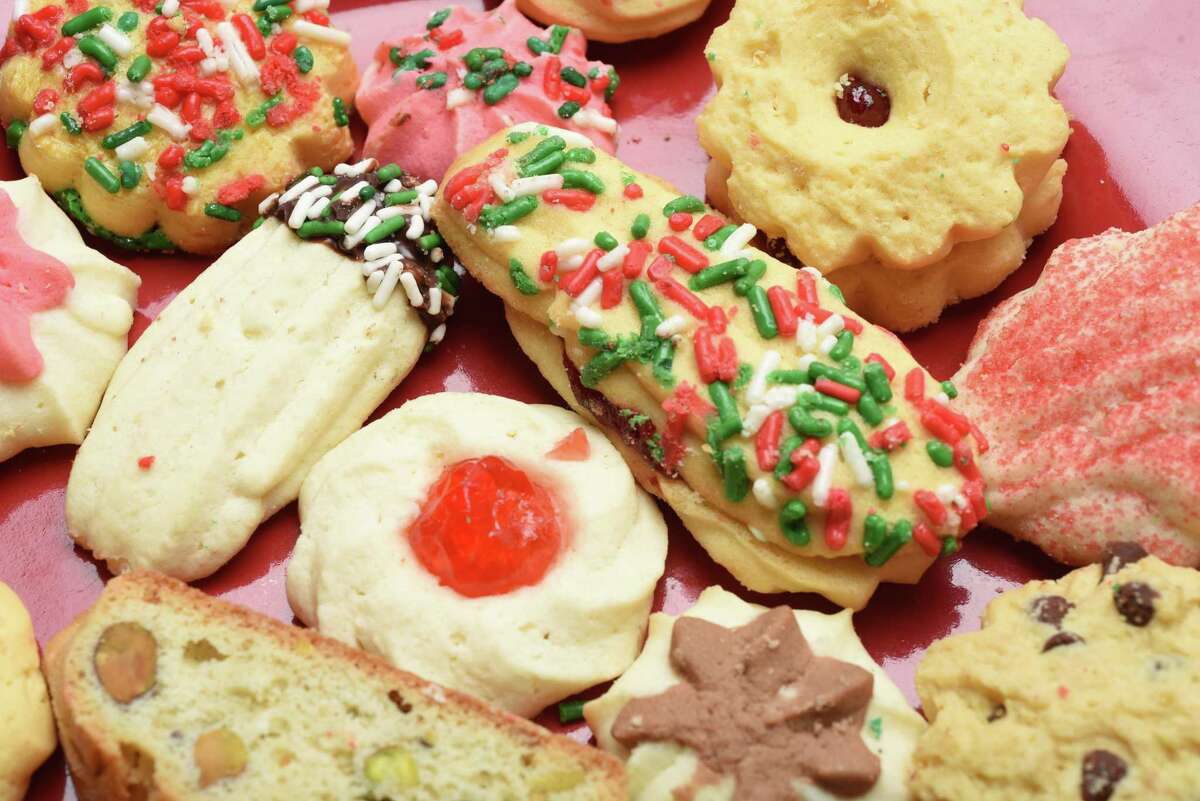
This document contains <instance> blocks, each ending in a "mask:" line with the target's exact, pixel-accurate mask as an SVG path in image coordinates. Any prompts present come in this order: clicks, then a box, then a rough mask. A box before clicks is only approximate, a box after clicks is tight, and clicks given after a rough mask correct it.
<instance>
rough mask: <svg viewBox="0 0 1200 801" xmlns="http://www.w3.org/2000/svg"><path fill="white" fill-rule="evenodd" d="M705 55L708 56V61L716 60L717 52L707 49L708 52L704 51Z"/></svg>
mask: <svg viewBox="0 0 1200 801" xmlns="http://www.w3.org/2000/svg"><path fill="white" fill-rule="evenodd" d="M705 55H706V56H707V57H708V60H709V61H716V60H717V54H716V53H714V52H713V51H711V50H709V51H708V53H706V54H705Z"/></svg>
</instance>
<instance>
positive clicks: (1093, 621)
mask: <svg viewBox="0 0 1200 801" xmlns="http://www.w3.org/2000/svg"><path fill="white" fill-rule="evenodd" d="M1144 553H1145V552H1144V551H1142V550H1141V549H1140V548H1139V547H1137V546H1131V545H1129V544H1125V543H1122V544H1120V545H1118V546H1117V547H1115V548H1113V549H1111V550H1110V551H1109V553H1108V554H1107V556H1106V557H1105V559H1104V562H1103V564H1099V565H1092V566H1089V567H1086V568H1081V569H1079V570H1076V571H1075V572H1073V573H1070V574H1068V575H1067V576H1066V577H1064V578H1063V579H1061V580H1059V581H1035V582H1031V583H1030V584H1027V585H1025V586H1024V587H1021V588H1019V589H1016V590H1012V591H1010V592H1007V593H1005V594H1004V595H1002V596H1001V597H999V598H997V599H996V600H995V601H993V602H992V603H991V604H990V605H989V606H988V609H987V612H986V613H985V614H984V618H983V630H982V631H979V632H975V633H971V634H964V635H960V636H956V637H951V638H949V639H948V640H943V641H941V642H938V643H935V644H934V645H933V646H932V647H931V648H930V649H929V652H928V653H927V655H926V656H925V659H924V661H923V662H922V663H921V666H920V668H919V669H918V671H917V692H918V693H919V694H920V696H921V701H922V703H923V704H924V708H925V714H926V715H927V716H928V717H929V720H930V723H931V726H930V728H929V730H928V731H927V732H926V734H925V735H924V736H923V737H922V738H921V740H920V742H919V743H918V745H917V750H916V753H915V756H914V772H913V781H912V789H913V792H914V794H915V796H916V798H918V799H921V801H944V800H945V799H963V798H971V799H978V801H1011V799H1014V798H1022V799H1029V800H1030V801H1076V800H1078V801H1135V799H1144V798H1171V799H1187V798H1191V797H1192V796H1191V795H1190V793H1191V792H1192V791H1194V790H1195V788H1196V777H1197V776H1198V775H1200V733H1198V732H1197V730H1196V726H1195V722H1196V720H1197V719H1200V573H1197V572H1196V571H1195V570H1192V569H1190V568H1182V567H1172V566H1170V565H1168V564H1166V563H1164V562H1161V561H1159V560H1158V559H1157V558H1155V557H1145V558H1143V556H1144Z"/></svg>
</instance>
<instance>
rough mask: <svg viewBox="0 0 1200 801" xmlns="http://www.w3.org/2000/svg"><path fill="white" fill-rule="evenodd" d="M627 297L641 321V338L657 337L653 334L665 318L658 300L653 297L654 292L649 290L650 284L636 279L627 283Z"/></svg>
mask: <svg viewBox="0 0 1200 801" xmlns="http://www.w3.org/2000/svg"><path fill="white" fill-rule="evenodd" d="M629 297H630V299H631V300H632V301H633V306H634V308H635V309H637V313H638V318H639V319H640V320H641V321H642V334H641V335H642V337H643V338H644V339H656V338H657V336H658V335H657V334H655V333H654V332H655V330H656V329H657V328H658V327H659V326H660V325H662V322H663V320H664V319H665V318H664V317H663V313H662V309H661V308H660V307H659V305H658V299H657V298H655V297H654V290H653V289H651V288H650V284H648V283H647V282H646V281H644V280H642V279H641V278H638V279H637V280H635V281H631V282H630V283H629Z"/></svg>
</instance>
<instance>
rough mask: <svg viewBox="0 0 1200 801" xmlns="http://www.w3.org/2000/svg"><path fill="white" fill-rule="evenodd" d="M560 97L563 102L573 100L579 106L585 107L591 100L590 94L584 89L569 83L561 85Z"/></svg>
mask: <svg viewBox="0 0 1200 801" xmlns="http://www.w3.org/2000/svg"><path fill="white" fill-rule="evenodd" d="M562 95H563V99H564V100H574V101H575V102H576V103H578V104H579V105H581V106H582V105H586V104H587V102H588V101H589V100H591V99H592V93H591V92H589V91H588V90H587V89H586V88H584V87H581V86H573V85H571V84H569V83H564V84H562Z"/></svg>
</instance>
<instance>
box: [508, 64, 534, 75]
mask: <svg viewBox="0 0 1200 801" xmlns="http://www.w3.org/2000/svg"><path fill="white" fill-rule="evenodd" d="M512 71H513V75H516V76H517V77H518V78H528V77H529V76H530V75H532V74H533V65H532V64H530V63H529V62H528V61H518V62H517V63H516V64H513V65H512Z"/></svg>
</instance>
